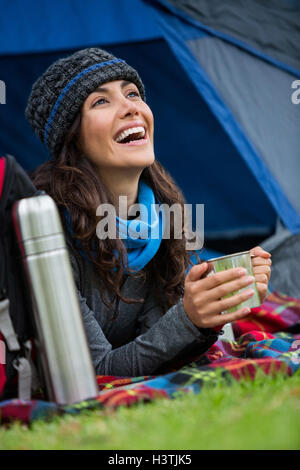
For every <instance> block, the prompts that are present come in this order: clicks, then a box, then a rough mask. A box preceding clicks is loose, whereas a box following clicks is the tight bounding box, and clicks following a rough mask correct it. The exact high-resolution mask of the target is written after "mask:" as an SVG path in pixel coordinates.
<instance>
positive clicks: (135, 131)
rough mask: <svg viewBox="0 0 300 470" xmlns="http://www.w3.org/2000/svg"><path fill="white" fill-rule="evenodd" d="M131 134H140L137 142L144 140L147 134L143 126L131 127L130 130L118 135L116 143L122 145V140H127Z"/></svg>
mask: <svg viewBox="0 0 300 470" xmlns="http://www.w3.org/2000/svg"><path fill="white" fill-rule="evenodd" d="M131 134H138V135H137V137H136V140H138V139H143V137H144V136H145V134H146V131H145V129H144V128H143V127H141V126H140V127H131V128H130V129H126V130H125V131H123V132H122V133H121V134H120V135H118V137H117V138H116V142H118V143H121V142H122V140H124V139H126V138H127V137H128V136H130V135H131ZM132 140H134V139H132Z"/></svg>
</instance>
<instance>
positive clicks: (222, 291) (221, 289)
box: [206, 276, 255, 301]
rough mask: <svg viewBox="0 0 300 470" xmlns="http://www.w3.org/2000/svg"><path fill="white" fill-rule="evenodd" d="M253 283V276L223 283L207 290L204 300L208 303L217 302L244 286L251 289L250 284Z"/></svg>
mask: <svg viewBox="0 0 300 470" xmlns="http://www.w3.org/2000/svg"><path fill="white" fill-rule="evenodd" d="M254 281H255V278H254V277H253V276H242V277H239V278H238V279H234V280H233V281H229V282H225V283H224V284H221V285H220V286H218V287H215V288H213V289H210V290H208V291H207V292H206V299H207V300H208V301H212V300H218V299H220V298H221V297H224V296H225V295H227V294H231V293H232V292H236V291H238V290H240V289H243V288H245V287H246V286H250V287H251V284H253V283H254Z"/></svg>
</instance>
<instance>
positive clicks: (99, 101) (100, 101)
mask: <svg viewBox="0 0 300 470" xmlns="http://www.w3.org/2000/svg"><path fill="white" fill-rule="evenodd" d="M106 101H107V100H106V98H100V99H99V100H97V101H95V103H94V104H93V107H94V106H96V104H103V103H105V102H106Z"/></svg>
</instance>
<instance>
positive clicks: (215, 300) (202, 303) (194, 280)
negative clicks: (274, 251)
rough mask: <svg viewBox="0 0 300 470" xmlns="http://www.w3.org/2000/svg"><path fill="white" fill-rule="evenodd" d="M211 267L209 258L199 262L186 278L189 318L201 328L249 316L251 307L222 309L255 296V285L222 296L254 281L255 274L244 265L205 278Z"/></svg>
mask: <svg viewBox="0 0 300 470" xmlns="http://www.w3.org/2000/svg"><path fill="white" fill-rule="evenodd" d="M255 253H256V251H255ZM207 268H208V264H207V263H206V262H204V263H201V264H196V265H195V266H193V267H192V268H191V270H190V271H189V272H188V274H187V276H186V278H185V284H184V296H183V308H184V310H185V312H186V314H187V316H188V317H189V319H190V320H191V321H192V322H193V323H194V325H196V326H197V327H198V328H216V327H218V326H221V325H224V324H225V323H229V322H232V321H236V320H240V319H241V318H243V317H245V316H247V315H248V314H249V312H250V309H249V308H248V307H244V308H241V309H239V310H236V311H235V312H233V313H225V314H223V315H220V313H221V312H223V311H224V310H227V309H228V308H231V307H235V306H236V305H238V304H239V303H241V302H243V301H245V300H246V299H248V298H249V297H251V296H252V295H253V293H254V291H253V289H247V290H245V291H243V292H241V293H239V294H235V295H233V296H231V297H229V298H227V299H222V297H224V296H225V295H226V294H229V293H232V292H234V291H237V290H239V289H241V288H242V287H245V286H247V285H250V284H252V283H253V282H254V277H252V276H248V275H247V276H245V274H246V273H247V271H246V269H244V268H233V269H228V270H226V271H222V272H219V273H214V274H212V275H210V276H208V277H205V278H202V276H203V275H204V274H205V272H206V271H207ZM259 275H260V273H259ZM250 287H251V285H250Z"/></svg>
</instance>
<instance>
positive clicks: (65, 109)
mask: <svg viewBox="0 0 300 470" xmlns="http://www.w3.org/2000/svg"><path fill="white" fill-rule="evenodd" d="M114 80H128V81H130V82H133V83H134V84H135V85H136V86H137V87H138V90H139V92H140V94H141V97H142V99H143V100H144V101H145V89H144V85H143V83H142V80H141V78H140V77H139V75H138V73H137V71H136V70H135V69H134V68H132V67H130V65H128V64H127V63H126V62H125V61H124V60H122V59H117V58H116V57H114V56H113V55H112V54H110V53H109V52H106V51H104V50H102V49H99V48H95V47H92V48H88V49H83V50H80V51H77V52H75V53H74V54H72V55H70V56H68V57H64V58H62V59H59V60H58V61H56V62H54V63H53V64H52V65H51V66H50V67H49V68H48V69H47V70H46V72H45V73H44V74H43V75H42V76H41V77H40V78H39V79H38V80H37V81H36V82H35V83H34V85H33V87H32V90H31V93H30V96H29V98H28V103H27V107H26V110H25V116H26V118H27V120H28V121H29V123H30V124H31V127H32V128H33V130H34V132H35V133H36V135H37V136H38V137H39V139H40V140H41V141H42V142H43V143H44V144H45V145H46V147H47V148H48V149H49V151H50V154H51V155H52V156H53V157H54V158H55V157H57V156H58V154H59V152H60V150H61V148H62V145H63V142H64V139H65V136H66V134H67V132H68V130H69V129H70V126H71V125H72V123H73V121H74V119H75V117H76V115H77V113H78V112H79V111H80V108H81V106H82V104H83V102H84V101H85V99H86V98H87V96H88V95H89V94H90V93H92V92H93V91H94V90H95V89H96V88H97V87H98V86H99V85H102V84H103V83H106V82H110V81H114Z"/></svg>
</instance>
